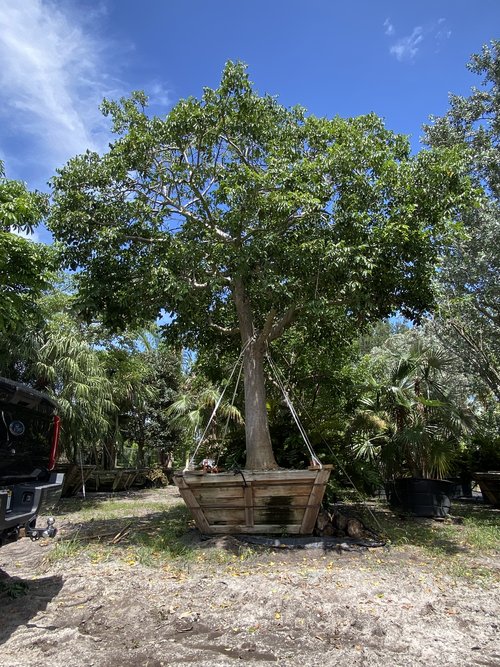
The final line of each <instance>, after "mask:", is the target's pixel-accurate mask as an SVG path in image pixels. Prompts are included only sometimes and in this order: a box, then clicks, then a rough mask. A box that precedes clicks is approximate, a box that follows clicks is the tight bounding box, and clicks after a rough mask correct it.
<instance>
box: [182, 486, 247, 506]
mask: <svg viewBox="0 0 500 667" xmlns="http://www.w3.org/2000/svg"><path fill="white" fill-rule="evenodd" d="M189 488H190V489H191V491H192V492H193V493H194V495H195V496H196V498H197V499H198V500H199V501H200V504H201V503H204V502H207V503H210V502H212V501H213V500H214V499H215V500H219V501H220V500H221V499H224V500H226V499H227V500H232V499H237V500H241V502H243V500H244V498H245V494H244V492H243V487H242V486H239V487H236V486H235V487H230V488H225V487H222V488H220V489H216V488H214V487H212V488H207V487H206V486H202V487H199V486H198V487H194V488H193V487H192V486H191V485H189Z"/></svg>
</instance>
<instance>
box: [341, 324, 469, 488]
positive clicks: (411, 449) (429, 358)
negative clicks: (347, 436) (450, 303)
mask: <svg viewBox="0 0 500 667" xmlns="http://www.w3.org/2000/svg"><path fill="white" fill-rule="evenodd" d="M405 338H406V341H407V342H409V343H410V344H409V346H408V347H407V348H406V349H403V350H399V351H397V352H396V353H394V352H391V351H390V350H388V358H386V359H385V363H384V364H383V366H382V370H383V374H384V375H385V377H383V378H381V379H379V380H378V381H377V380H375V379H374V378H373V376H372V378H371V380H372V381H371V387H370V390H369V391H368V392H367V393H366V394H365V396H364V397H363V398H362V399H361V401H360V405H361V409H360V410H359V411H358V413H357V415H356V417H355V419H354V421H353V424H352V431H353V432H354V433H355V434H356V435H355V438H354V441H355V451H356V454H357V456H359V457H364V458H367V459H369V460H371V461H374V462H376V463H377V464H378V465H379V466H380V470H381V473H382V477H383V478H384V479H386V480H387V479H391V478H394V477H400V476H402V475H403V476H413V477H424V478H427V477H443V476H444V475H445V474H446V473H447V472H448V471H449V469H450V466H451V464H452V463H453V459H454V457H455V456H456V455H457V454H458V452H459V446H460V444H461V442H462V437H463V436H464V435H465V434H467V433H468V432H469V431H470V429H471V428H472V426H473V422H474V420H473V416H472V414H471V412H470V410H468V409H467V407H466V405H465V401H464V397H463V396H460V394H459V392H457V390H456V388H455V387H453V386H452V385H451V386H450V383H449V379H450V378H449V376H448V377H447V373H448V371H449V369H450V367H452V366H453V364H454V359H452V358H450V357H449V356H448V355H447V354H446V353H445V352H444V350H443V349H442V348H440V347H438V346H436V345H435V344H429V343H428V342H427V343H426V342H424V341H422V340H421V339H419V338H416V339H415V336H414V332H410V335H409V336H406V337H405ZM408 339H409V341H408ZM412 339H413V342H412ZM387 361H389V364H387ZM379 372H380V369H379ZM447 380H448V381H447Z"/></svg>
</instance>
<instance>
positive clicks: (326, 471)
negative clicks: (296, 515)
mask: <svg viewBox="0 0 500 667" xmlns="http://www.w3.org/2000/svg"><path fill="white" fill-rule="evenodd" d="M330 472H331V468H323V469H321V470H319V471H318V474H317V477H316V481H315V482H314V485H313V488H312V490H311V495H310V497H309V503H308V507H307V509H306V511H305V512H304V517H303V519H302V525H301V527H300V534H301V535H310V534H311V533H312V532H313V530H314V526H315V525H316V519H317V518H318V513H319V508H320V506H321V502H322V500H323V496H324V495H325V489H326V484H327V482H328V479H329V477H330Z"/></svg>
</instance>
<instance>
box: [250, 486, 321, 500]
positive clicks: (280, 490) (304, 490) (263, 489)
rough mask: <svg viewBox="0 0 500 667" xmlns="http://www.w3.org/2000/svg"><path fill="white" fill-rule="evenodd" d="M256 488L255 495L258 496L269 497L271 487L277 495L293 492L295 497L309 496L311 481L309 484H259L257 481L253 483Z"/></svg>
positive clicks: (286, 494)
mask: <svg viewBox="0 0 500 667" xmlns="http://www.w3.org/2000/svg"><path fill="white" fill-rule="evenodd" d="M253 488H254V497H255V498H256V499H257V498H269V489H272V494H273V495H276V496H288V495H290V494H293V496H294V497H297V496H307V497H309V496H310V495H311V482H309V483H308V484H304V483H302V484H272V485H271V484H259V483H257V482H254V483H253Z"/></svg>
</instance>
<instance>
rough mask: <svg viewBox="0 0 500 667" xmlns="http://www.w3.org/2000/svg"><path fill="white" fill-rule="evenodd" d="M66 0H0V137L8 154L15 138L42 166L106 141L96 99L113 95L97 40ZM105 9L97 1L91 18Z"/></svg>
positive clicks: (4, 152) (53, 164)
mask: <svg viewBox="0 0 500 667" xmlns="http://www.w3.org/2000/svg"><path fill="white" fill-rule="evenodd" d="M71 8H72V4H70V3H58V2H54V1H53V0H22V2H12V0H0V102H1V103H0V110H1V111H0V113H1V114H2V119H1V122H2V126H3V130H2V131H1V134H0V140H2V141H3V142H4V146H3V147H2V153H3V154H4V155H5V157H6V158H7V159H8V160H9V154H13V158H14V159H16V158H17V159H19V154H17V156H16V155H14V149H13V148H12V146H14V147H15V146H16V141H19V140H20V143H22V144H23V149H24V151H25V152H26V159H28V160H29V159H31V160H41V159H43V160H44V161H45V164H46V166H47V167H49V169H50V168H53V167H54V166H56V165H60V164H61V163H62V162H64V161H65V160H67V159H68V158H69V157H71V156H72V155H74V154H76V153H80V152H83V151H84V150H85V149H87V148H90V149H91V150H101V149H103V148H104V147H105V145H106V141H107V140H108V134H107V133H108V129H107V128H108V123H107V121H105V120H104V119H103V118H102V116H101V114H100V112H99V110H98V105H99V103H100V102H101V100H102V98H103V97H104V96H105V95H110V96H115V95H116V92H117V91H116V87H117V85H116V81H114V80H113V79H112V77H110V76H109V75H108V74H107V73H106V72H107V68H106V55H107V54H105V51H104V47H103V44H102V43H100V42H99V40H98V39H97V37H95V36H93V35H92V34H91V33H90V30H88V29H87V28H86V23H85V20H84V18H83V17H82V16H81V15H78V14H77V13H75V12H76V10H74V9H73V12H74V13H73V14H71V13H70V12H71ZM104 11H105V6H104V5H103V4H98V5H96V6H95V7H94V10H93V12H92V20H93V22H94V23H95V22H96V21H97V20H98V19H99V17H100V16H102V15H103V13H104ZM87 16H88V15H87ZM120 92H121V91H120ZM7 135H8V136H7ZM6 141H8V142H10V144H12V146H10V144H9V146H10V147H9V148H6V147H5V142H6ZM26 145H28V146H29V148H26ZM16 152H17V151H16Z"/></svg>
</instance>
